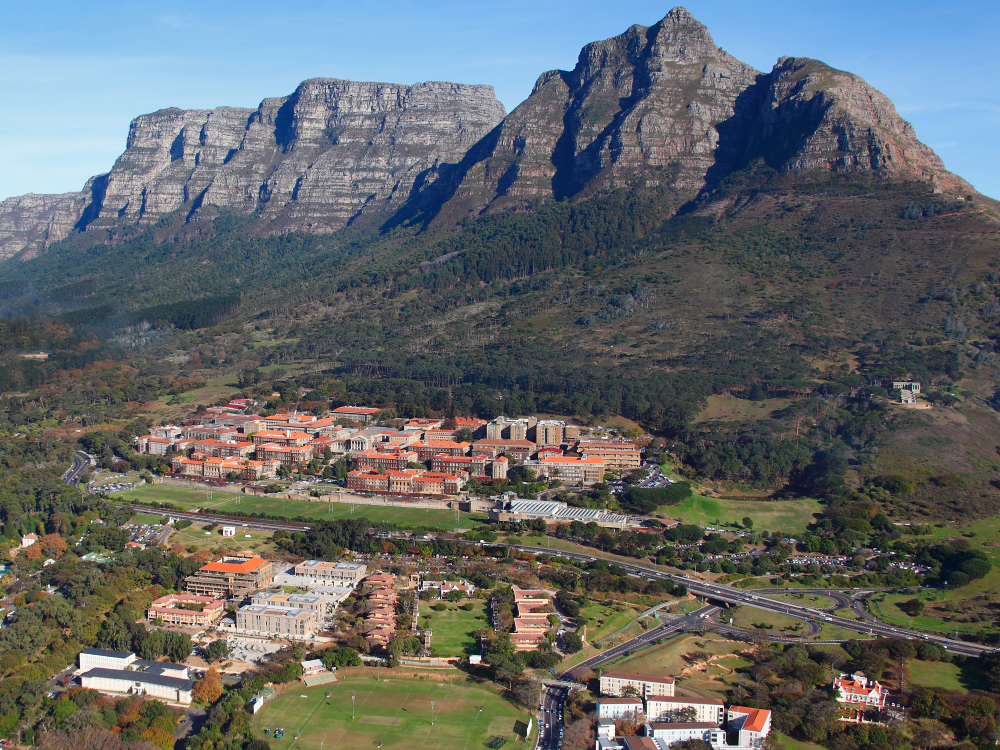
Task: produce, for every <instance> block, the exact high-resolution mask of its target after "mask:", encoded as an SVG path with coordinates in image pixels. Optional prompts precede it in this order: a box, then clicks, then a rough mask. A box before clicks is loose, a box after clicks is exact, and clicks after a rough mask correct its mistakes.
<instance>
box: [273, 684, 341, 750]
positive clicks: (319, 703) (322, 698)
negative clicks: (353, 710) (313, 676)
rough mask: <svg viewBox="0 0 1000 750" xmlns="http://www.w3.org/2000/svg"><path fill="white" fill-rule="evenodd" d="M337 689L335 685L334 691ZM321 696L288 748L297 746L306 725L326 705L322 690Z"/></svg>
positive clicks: (293, 736) (296, 731)
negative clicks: (296, 739)
mask: <svg viewBox="0 0 1000 750" xmlns="http://www.w3.org/2000/svg"><path fill="white" fill-rule="evenodd" d="M337 687H338V686H336V685H335V686H334V688H333V690H336V689H337ZM333 690H331V691H330V692H331V693H332V692H333ZM319 694H320V699H319V702H318V703H317V704H316V707H315V708H314V709H313V710H312V712H311V713H310V714H309V715H308V716H307V717H306V718H305V720H304V721H303V722H302V723H301V724H300V725H299V728H298V729H296V730H295V733H294V734H293V735H292V741H291V742H289V743H288V745H286V747H288V748H291V746H292V745H294V744H295V738H296V737H298V736H299V735H300V734H302V730H303V729H305V727H306V724H308V723H309V720H310V719H311V718H312V717H313V716H314V715H315V713H316V712H317V711H319V707H320V706H322V705H323V704H324V703H326V695H325V694H324V693H323V691H322V690H320V693H319Z"/></svg>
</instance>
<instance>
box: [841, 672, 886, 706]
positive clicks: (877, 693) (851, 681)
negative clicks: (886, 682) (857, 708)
mask: <svg viewBox="0 0 1000 750" xmlns="http://www.w3.org/2000/svg"><path fill="white" fill-rule="evenodd" d="M833 689H834V690H836V691H837V702H838V703H853V704H861V705H865V706H884V705H885V688H884V687H882V685H880V684H879V683H878V682H877V681H869V679H868V677H867V676H866V675H865V673H864V672H855V673H854V674H852V675H846V674H842V675H840V677H838V678H837V679H835V680H834V681H833Z"/></svg>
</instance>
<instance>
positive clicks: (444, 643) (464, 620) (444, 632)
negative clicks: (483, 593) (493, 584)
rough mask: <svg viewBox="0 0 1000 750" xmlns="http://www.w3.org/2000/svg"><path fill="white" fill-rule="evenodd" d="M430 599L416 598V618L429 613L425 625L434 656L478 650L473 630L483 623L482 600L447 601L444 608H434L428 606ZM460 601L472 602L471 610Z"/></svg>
mask: <svg viewBox="0 0 1000 750" xmlns="http://www.w3.org/2000/svg"><path fill="white" fill-rule="evenodd" d="M435 603H436V602H434V601H428V602H420V621H421V623H423V621H424V617H425V616H426V615H430V616H431V619H430V623H429V627H430V629H431V630H432V631H433V633H434V634H433V635H432V636H431V649H432V651H433V653H434V655H435V656H464V655H466V654H478V653H479V650H480V649H479V644H478V643H477V642H476V637H475V636H474V635H473V632H475V631H476V630H479V629H480V628H485V627H487V620H486V602H485V601H483V600H481V599H470V600H466V601H463V602H461V603H459V604H452V603H450V602H445V603H446V604H448V609H446V610H444V611H442V612H435V611H434V610H433V609H431V606H430V605H432V604H435ZM463 604H472V611H471V612H466V611H465V610H464V609H462V605H463Z"/></svg>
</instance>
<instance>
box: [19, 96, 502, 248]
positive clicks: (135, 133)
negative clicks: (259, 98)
mask: <svg viewBox="0 0 1000 750" xmlns="http://www.w3.org/2000/svg"><path fill="white" fill-rule="evenodd" d="M504 114H505V112H504V109H503V105H501V104H500V103H499V102H498V101H497V99H496V97H495V95H494V93H493V88H492V87H490V86H468V85H464V84H454V83H436V82H435V83H422V84H416V85H413V86H400V85H396V84H387V83H356V82H353V81H342V80H337V79H330V78H318V79H313V80H309V81H305V82H303V83H302V84H300V85H299V87H298V88H297V89H296V91H295V93H294V94H292V95H291V96H289V97H284V98H278V99H265V100H264V101H263V102H261V104H260V106H259V107H258V108H257V109H256V110H251V109H239V108H233V107H220V108H218V109H214V110H180V109H166V110H161V111H159V112H154V113H152V114H149V115H143V116H141V117H137V118H136V119H135V120H133V122H132V124H131V127H130V128H129V135H128V142H127V146H126V149H125V152H124V153H123V154H122V155H121V156H120V157H119V158H118V160H117V161H116V162H115V165H114V167H112V169H111V171H110V172H109V173H108V174H107V175H101V176H99V177H96V178H94V179H93V180H91V182H90V183H88V186H87V188H85V190H84V191H83V192H81V193H70V194H66V195H62V196H30V195H29V196H22V197H20V198H12V199H9V200H7V201H4V202H3V203H2V204H0V256H2V257H10V256H12V255H14V254H16V253H18V252H21V251H23V250H28V251H29V252H37V251H38V250H40V249H41V248H43V247H45V246H46V245H47V244H49V243H51V242H53V241H56V240H59V239H62V238H64V237H65V236H67V235H68V234H69V233H70V232H71V231H73V230H74V229H75V230H91V231H93V230H96V229H102V228H105V229H106V228H112V227H115V226H118V225H120V224H123V223H124V224H133V225H134V224H140V225H142V224H149V223H152V222H155V221H156V220H157V219H158V218H160V217H161V216H163V215H165V214H167V213H170V212H172V211H176V210H178V209H180V208H186V209H187V210H188V211H190V212H191V213H196V212H197V211H198V210H199V209H201V208H203V207H206V206H214V207H218V208H225V209H230V210H233V211H238V212H240V213H244V214H250V213H253V212H259V213H260V215H261V219H262V220H264V221H267V222H269V225H270V226H271V230H272V231H275V230H277V231H280V230H284V229H289V228H292V229H297V228H301V229H306V230H311V231H333V230H335V229H339V228H341V227H343V226H345V225H346V224H347V223H348V222H349V221H350V220H351V219H352V218H354V217H355V216H357V215H358V214H360V213H361V212H363V211H371V210H376V209H385V208H389V209H391V208H393V207H394V206H395V205H401V204H402V203H403V202H405V201H406V200H407V199H408V198H409V197H410V196H411V194H412V192H413V191H414V190H415V189H417V188H419V187H421V186H423V185H426V184H429V183H430V182H433V180H434V179H435V178H436V176H437V172H438V170H439V169H440V168H441V166H442V165H443V164H447V163H449V162H451V163H456V162H458V161H459V160H460V159H461V158H462V157H463V156H464V154H465V153H466V151H468V149H469V147H470V146H472V145H473V144H474V143H476V141H478V140H479V139H480V138H481V137H482V136H483V135H484V134H486V133H487V132H488V131H489V130H490V129H491V128H493V127H494V126H495V125H497V123H499V122H500V121H501V120H502V119H503V116H504Z"/></svg>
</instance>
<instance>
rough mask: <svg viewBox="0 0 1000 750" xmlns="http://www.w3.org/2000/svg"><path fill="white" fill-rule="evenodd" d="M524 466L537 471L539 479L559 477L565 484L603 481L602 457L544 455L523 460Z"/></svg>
mask: <svg viewBox="0 0 1000 750" xmlns="http://www.w3.org/2000/svg"><path fill="white" fill-rule="evenodd" d="M524 466H525V468H528V469H531V470H533V471H536V472H538V477H539V478H540V479H559V480H560V481H562V482H563V483H565V484H578V483H581V482H582V483H583V484H585V485H590V484H597V483H598V482H603V481H604V459H603V458H597V457H596V456H595V457H591V458H582V457H578V456H545V457H543V458H539V459H538V460H537V461H525V462H524Z"/></svg>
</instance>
